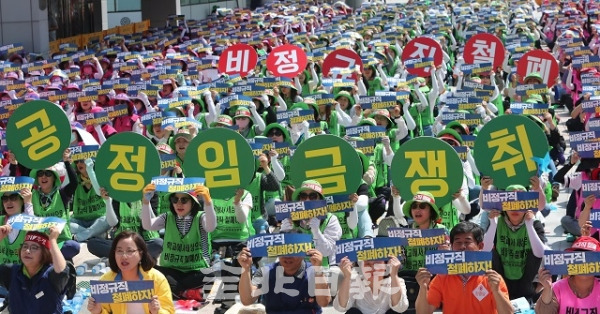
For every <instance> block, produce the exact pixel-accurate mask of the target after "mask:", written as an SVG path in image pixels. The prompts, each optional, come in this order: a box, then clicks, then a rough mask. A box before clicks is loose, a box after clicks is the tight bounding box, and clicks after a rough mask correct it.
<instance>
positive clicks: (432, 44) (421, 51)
mask: <svg viewBox="0 0 600 314" xmlns="http://www.w3.org/2000/svg"><path fill="white" fill-rule="evenodd" d="M423 58H433V65H434V66H436V67H437V66H440V65H441V64H442V61H443V53H442V47H441V46H440V44H439V43H438V42H437V41H435V40H434V39H432V38H430V37H425V36H421V37H417V38H414V39H412V40H411V41H409V42H408V43H407V44H406V46H405V47H404V50H403V51H402V61H403V62H407V61H408V60H412V59H423ZM431 69H433V68H430V67H424V68H413V69H408V68H407V71H408V73H410V74H414V75H418V76H420V77H428V76H430V75H431V72H430V71H431Z"/></svg>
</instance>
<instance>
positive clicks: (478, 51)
mask: <svg viewBox="0 0 600 314" xmlns="http://www.w3.org/2000/svg"><path fill="white" fill-rule="evenodd" d="M463 56H464V58H465V62H466V63H467V64H472V63H492V65H493V69H494V71H495V69H498V68H499V67H501V66H502V63H503V62H504V44H503V43H502V41H501V40H500V39H499V38H498V37H496V36H494V35H492V34H489V33H483V34H475V35H473V36H471V37H470V38H469V40H467V43H466V44H465V50H464V52H463Z"/></svg>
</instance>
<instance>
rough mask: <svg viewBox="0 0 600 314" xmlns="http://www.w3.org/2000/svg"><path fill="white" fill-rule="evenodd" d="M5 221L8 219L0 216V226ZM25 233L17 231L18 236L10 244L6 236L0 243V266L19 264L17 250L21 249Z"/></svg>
mask: <svg viewBox="0 0 600 314" xmlns="http://www.w3.org/2000/svg"><path fill="white" fill-rule="evenodd" d="M7 221H8V217H6V216H0V226H2V225H5V224H6V223H7ZM26 233H27V232H26V231H22V230H21V231H19V235H18V236H17V238H16V239H15V241H14V242H12V243H11V242H10V239H9V237H8V236H6V237H5V238H4V239H3V240H2V241H0V265H4V264H19V263H21V260H20V259H19V250H20V249H21V244H23V242H24V241H25V234H26Z"/></svg>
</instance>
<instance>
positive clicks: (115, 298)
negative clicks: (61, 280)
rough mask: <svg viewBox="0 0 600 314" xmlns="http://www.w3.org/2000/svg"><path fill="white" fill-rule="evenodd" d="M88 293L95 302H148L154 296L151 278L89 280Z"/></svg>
mask: <svg viewBox="0 0 600 314" xmlns="http://www.w3.org/2000/svg"><path fill="white" fill-rule="evenodd" d="M90 294H91V296H92V298H94V300H95V301H96V303H101V304H102V303H150V302H152V297H153V296H154V281H153V280H138V281H103V280H90Z"/></svg>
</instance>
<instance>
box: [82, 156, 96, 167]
mask: <svg viewBox="0 0 600 314" xmlns="http://www.w3.org/2000/svg"><path fill="white" fill-rule="evenodd" d="M84 162H85V166H86V167H88V168H89V167H93V166H94V161H93V160H92V159H91V158H88V159H86V160H84Z"/></svg>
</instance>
